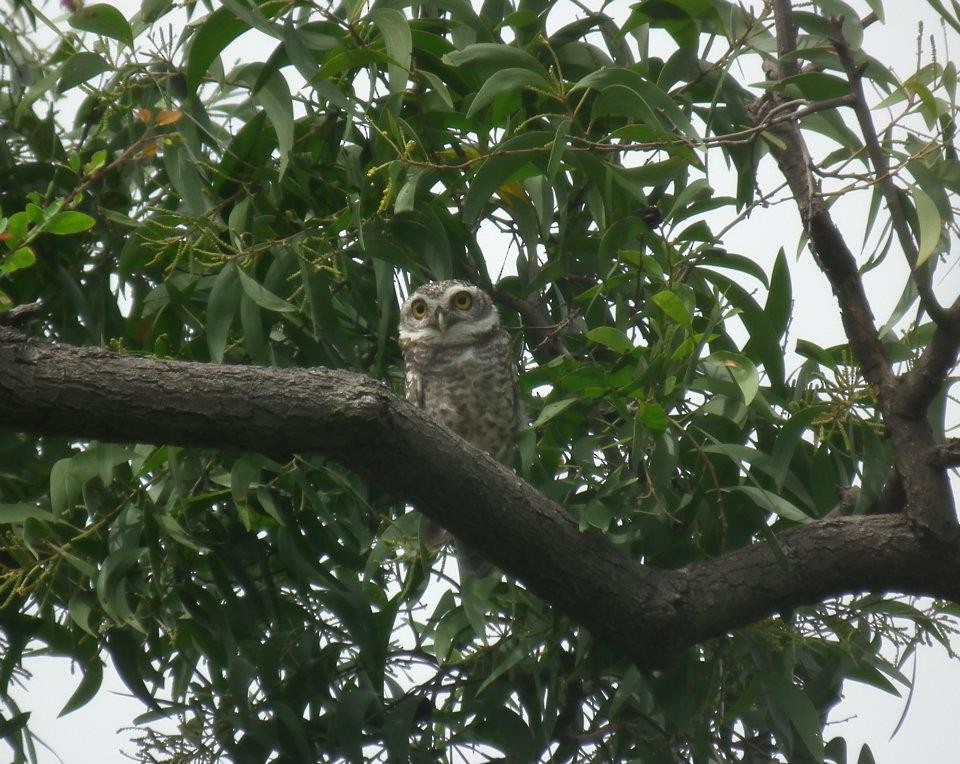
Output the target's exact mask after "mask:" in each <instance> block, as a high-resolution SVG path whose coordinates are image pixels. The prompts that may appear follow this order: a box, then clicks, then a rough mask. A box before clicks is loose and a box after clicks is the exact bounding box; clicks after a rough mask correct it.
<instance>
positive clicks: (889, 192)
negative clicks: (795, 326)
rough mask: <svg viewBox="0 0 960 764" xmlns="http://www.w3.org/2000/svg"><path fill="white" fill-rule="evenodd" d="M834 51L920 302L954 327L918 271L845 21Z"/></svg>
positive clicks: (834, 23) (836, 31)
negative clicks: (848, 40) (844, 27)
mask: <svg viewBox="0 0 960 764" xmlns="http://www.w3.org/2000/svg"><path fill="white" fill-rule="evenodd" d="M831 29H832V39H831V42H832V43H833V48H834V50H835V51H836V52H837V56H838V58H839V59H840V63H841V64H842V65H843V70H844V71H845V72H846V74H847V80H848V82H849V83H850V90H851V92H852V93H853V97H854V99H853V112H854V114H856V116H857V122H858V123H859V124H860V132H861V133H862V134H863V141H864V144H865V145H866V147H867V154H868V156H869V157H870V162H871V163H872V164H873V168H874V171H875V174H876V178H877V184H878V185H879V186H880V191H881V192H882V193H883V199H884V201H885V202H886V203H887V212H889V213H890V223H891V224H892V225H893V230H894V231H896V234H897V239H898V240H899V241H900V248H901V249H902V250H903V254H904V256H905V257H906V259H907V263H908V264H909V266H910V274H911V278H913V280H914V284H915V285H916V287H917V293H918V294H919V295H920V302H921V304H922V305H923V308H924V310H926V311H927V313H928V314H929V315H930V317H931V318H932V319H933V320H934V322H935V323H936V324H937V325H938V326H940V325H948V324H949V323H951V321H950V314H949V313H948V312H947V311H945V310H944V308H943V306H941V305H940V303H939V302H938V301H937V298H936V295H934V293H933V290H932V289H931V287H930V278H929V274H927V275H926V276H925V275H924V274H921V273H919V272H918V270H917V257H918V254H919V253H918V251H917V246H916V244H915V243H914V240H913V235H912V234H911V233H910V227H909V225H907V215H906V212H905V211H904V209H903V203H902V201H901V199H900V193H899V192H898V191H897V187H896V186H895V185H894V182H893V175H892V173H891V172H890V162H889V160H888V159H887V155H886V154H885V153H884V151H883V148H882V147H881V146H880V139H879V138H878V137H877V131H876V128H875V127H874V126H873V117H871V116H870V106H869V105H868V104H867V97H866V95H865V94H864V92H863V71H864V70H863V67H861V66H858V65H857V63H856V62H855V61H854V60H853V53H852V52H851V51H850V46H849V45H847V43H846V40H844V39H843V19H842V18H833V19H831Z"/></svg>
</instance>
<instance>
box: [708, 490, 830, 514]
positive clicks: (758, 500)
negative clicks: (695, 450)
mask: <svg viewBox="0 0 960 764" xmlns="http://www.w3.org/2000/svg"><path fill="white" fill-rule="evenodd" d="M720 490H721V491H724V492H725V493H742V494H744V495H746V496H749V497H750V499H751V500H752V501H753V502H754V504H756V505H757V506H758V507H760V509H762V510H763V511H764V512H770V513H771V514H774V515H778V516H780V517H782V518H783V519H784V520H791V521H793V522H795V523H809V522H810V521H811V519H812V518H811V517H810V516H809V515H808V514H806V513H805V512H804V511H803V510H801V509H800V508H799V507H797V506H796V505H795V504H793V503H791V502H789V501H787V500H786V499H784V498H783V497H782V496H780V495H779V494H776V493H773V492H772V491H768V490H766V489H765V488H758V487H757V486H752V485H736V486H732V487H730V488H721V489H720Z"/></svg>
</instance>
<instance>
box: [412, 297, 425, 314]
mask: <svg viewBox="0 0 960 764" xmlns="http://www.w3.org/2000/svg"><path fill="white" fill-rule="evenodd" d="M410 312H411V313H413V317H414V318H423V317H424V316H425V315H427V304H426V303H425V302H424V301H423V300H414V301H413V304H412V305H411V306H410Z"/></svg>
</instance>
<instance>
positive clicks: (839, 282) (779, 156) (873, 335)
mask: <svg viewBox="0 0 960 764" xmlns="http://www.w3.org/2000/svg"><path fill="white" fill-rule="evenodd" d="M774 13H775V14H777V16H778V22H777V23H778V29H779V28H780V25H781V24H782V25H783V26H784V27H786V28H789V27H791V26H792V25H793V21H792V17H791V18H790V19H785V20H783V21H781V20H780V19H779V16H780V15H781V14H787V15H791V16H792V9H791V7H790V3H789V2H778V3H777V4H776V6H775V8H774ZM778 46H779V53H780V55H781V57H783V56H784V55H786V54H787V53H789V51H788V50H786V49H785V48H784V47H783V41H778ZM768 74H770V75H772V76H776V75H777V74H778V72H775V71H771V72H768ZM779 74H781V75H782V72H779ZM768 108H769V99H768V98H765V99H761V100H760V101H759V102H758V104H757V105H756V106H755V109H754V112H755V119H761V118H762V114H763V113H764V111H765V110H766V109H768ZM775 133H776V136H777V138H778V139H780V141H782V143H777V142H773V141H771V152H772V153H773V155H774V158H775V159H776V161H777V164H778V165H779V167H780V171H781V172H782V173H783V175H784V177H785V178H786V180H787V183H788V185H789V186H790V189H791V191H792V192H793V195H794V198H795V199H796V203H797V207H798V209H799V212H800V217H801V219H802V221H803V224H804V228H805V230H806V231H807V233H808V234H809V236H810V246H811V249H812V250H813V253H814V257H815V258H816V260H817V264H818V265H819V266H820V268H821V270H823V272H824V273H825V274H826V276H827V279H828V280H829V281H830V286H831V287H832V288H833V293H834V295H836V298H837V302H838V303H839V306H840V315H841V320H842V322H843V328H844V331H845V333H846V336H847V339H848V340H849V341H850V347H851V348H852V350H853V353H854V355H855V356H856V358H857V361H858V363H859V365H860V369H861V371H862V373H863V376H864V378H865V379H866V380H867V382H868V383H869V384H870V385H871V386H872V387H873V388H874V390H875V391H876V394H877V400H878V402H879V406H880V411H881V413H882V414H883V418H884V422H885V424H886V426H887V431H888V433H889V436H890V440H891V442H892V444H893V460H894V465H895V466H896V469H897V473H898V475H899V477H900V480H901V482H902V484H903V489H904V494H905V496H906V501H907V511H908V513H909V514H910V516H911V517H912V519H913V520H914V521H915V522H916V523H918V524H919V525H920V526H921V527H922V528H925V529H926V530H927V531H929V532H930V533H932V534H934V535H937V536H941V537H946V536H949V535H952V534H953V533H955V531H956V524H957V518H956V512H955V509H954V504H953V494H952V491H951V489H950V483H949V481H948V479H947V475H946V472H945V471H944V470H943V468H942V467H939V466H937V465H936V464H934V463H933V462H932V461H931V459H930V458H929V455H930V454H931V453H932V452H933V450H934V449H935V448H936V446H937V443H936V442H935V440H934V437H933V433H932V431H931V430H930V427H929V426H928V425H927V423H926V421H925V418H924V417H925V413H926V405H923V406H922V411H920V410H918V406H919V404H920V403H921V402H925V403H927V404H928V403H929V401H930V400H932V397H933V395H935V388H936V387H937V379H938V378H939V381H940V383H941V384H942V383H943V380H944V378H945V377H946V374H947V373H948V371H949V368H948V364H949V363H950V359H951V358H954V359H955V357H956V346H955V344H954V343H953V340H954V335H955V333H956V331H955V328H954V327H953V325H952V323H948V324H943V325H940V326H939V327H938V332H937V334H936V342H931V344H930V345H929V346H928V347H927V349H926V351H925V352H924V355H923V356H922V357H921V360H920V363H918V365H917V366H918V368H921V371H919V372H917V373H916V374H914V375H913V376H912V377H906V378H898V377H897V376H896V375H895V374H894V371H893V366H892V364H891V363H890V359H889V358H888V356H887V353H886V351H885V349H884V347H883V344H882V343H881V342H880V337H879V334H878V332H877V328H876V324H875V322H874V318H873V313H872V311H871V310H870V304H869V302H868V300H867V296H866V292H865V291H864V288H863V279H862V278H861V277H860V272H859V269H858V267H857V261H856V258H855V257H854V256H853V253H852V252H851V251H850V249H849V247H847V244H846V242H845V241H844V239H843V237H842V236H841V234H840V231H839V230H838V229H837V227H836V225H835V223H834V222H833V219H832V218H831V216H830V211H829V208H828V207H827V204H826V202H825V201H824V199H823V195H822V194H821V193H820V188H819V185H818V184H817V181H816V179H815V178H814V176H813V171H812V164H813V163H812V161H811V159H810V153H809V151H808V149H807V145H806V142H805V140H804V138H803V136H802V134H801V133H800V128H799V126H798V124H797V123H796V122H789V123H784V124H782V125H780V126H778V127H777V128H775ZM951 348H952V350H953V353H952V355H951V353H950V350H951ZM915 371H916V369H915ZM904 382H907V385H906V386H904ZM903 389H907V390H916V391H917V392H916V393H915V394H914V395H913V396H912V399H913V400H915V401H917V405H915V406H914V407H912V408H911V407H909V406H907V405H905V401H904V396H905V394H904V393H903V392H901V391H902V390H903ZM921 391H922V392H921Z"/></svg>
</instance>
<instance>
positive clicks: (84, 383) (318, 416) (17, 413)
mask: <svg viewBox="0 0 960 764" xmlns="http://www.w3.org/2000/svg"><path fill="white" fill-rule="evenodd" d="M0 423H2V424H0V426H2V427H3V428H4V429H7V430H19V431H26V432H31V433H35V434H47V435H62V436H68V437H71V438H77V439H92V438H97V439H101V440H107V441H121V442H145V443H167V444H171V445H184V446H209V447H223V448H232V449H243V450H251V451H258V452H261V453H267V454H271V455H275V456H282V455H287V454H292V453H319V454H323V455H325V456H327V457H329V458H330V459H332V460H335V461H337V462H339V463H341V464H343V465H344V466H345V467H347V468H349V469H351V470H354V471H356V472H357V473H359V474H361V475H363V476H364V477H366V478H367V479H369V480H371V481H375V482H377V483H378V484H379V485H381V486H382V487H383V488H385V489H387V490H388V491H390V492H391V493H393V494H394V495H395V496H397V497H398V498H400V499H404V500H406V501H409V502H412V503H414V504H415V505H416V506H417V507H418V509H420V510H421V511H422V512H424V513H425V514H427V515H429V516H430V517H432V518H433V519H435V520H437V521H438V522H440V523H442V524H444V525H446V526H447V527H448V528H449V529H450V530H451V531H453V533H455V534H456V535H458V536H461V537H464V538H468V539H469V540H470V543H471V544H472V545H473V546H475V547H476V548H477V549H479V550H481V551H482V552H483V553H484V554H486V555H487V556H488V557H489V558H490V559H491V560H492V561H494V562H495V563H496V564H497V565H499V566H500V567H501V568H502V569H503V570H505V571H506V572H507V573H509V574H511V575H513V576H516V577H517V578H518V579H519V580H520V581H521V582H523V583H524V584H525V585H527V586H528V587H529V588H530V589H531V590H532V591H533V592H534V593H536V594H537V595H539V596H540V597H542V598H543V599H544V600H546V601H548V602H550V603H551V604H553V605H554V606H555V607H557V608H558V609H559V610H561V611H563V612H565V613H566V614H568V615H569V616H570V617H572V618H574V619H575V620H576V621H578V622H579V623H581V624H583V625H584V626H586V627H587V628H588V629H590V630H591V631H592V632H593V633H594V634H596V635H597V636H599V637H601V638H604V639H606V640H608V641H610V642H611V643H613V644H614V645H616V646H617V647H619V648H620V649H621V650H623V651H624V652H625V654H627V655H629V656H630V657H632V658H633V659H634V660H636V661H637V662H638V663H641V664H642V665H647V666H650V665H658V664H661V663H663V662H664V661H665V660H667V659H669V657H670V656H671V655H672V654H674V653H675V652H676V651H678V650H681V649H683V648H684V647H687V646H689V645H691V644H693V643H695V642H697V641H700V640H704V639H708V638H710V637H717V636H721V635H723V634H725V633H727V632H728V631H730V630H732V629H735V628H738V627H740V626H743V625H745V624H748V623H750V622H751V621H754V620H757V619H759V618H762V617H765V616H767V615H769V614H771V613H775V612H777V611H779V610H783V609H787V608H793V607H796V606H799V605H803V604H811V603H815V602H818V601H820V600H822V599H823V598H826V597H831V596H837V595H841V594H846V593H851V592H860V591H897V592H907V593H914V594H927V595H931V596H938V597H946V598H950V599H954V600H956V601H960V541H958V539H957V537H956V534H949V535H944V536H936V535H933V534H926V533H921V532H919V531H918V530H917V528H916V527H915V526H914V524H913V523H911V522H910V521H909V519H908V518H907V517H906V516H904V515H881V516H876V517H841V518H836V519H831V520H824V521H820V522H817V523H811V524H810V525H807V526H803V527H799V528H796V529H793V530H791V531H788V532H786V533H783V534H781V535H780V536H778V539H777V542H778V545H779V548H780V551H779V552H778V553H775V551H774V549H773V548H771V546H770V545H769V544H767V543H757V544H754V545H752V546H748V547H746V548H743V549H740V550H738V551H735V552H732V553H730V554H728V555H725V556H724V557H721V558H718V559H715V560H711V561H708V562H704V563H701V564H699V565H696V566H692V567H688V568H683V569H680V570H673V571H670V570H657V569H652V568H648V567H645V566H643V565H641V564H640V563H639V562H637V561H635V560H631V559H628V558H627V557H625V556H624V555H623V554H621V553H620V552H619V551H618V550H616V549H615V548H614V547H613V546H611V545H610V544H609V543H608V542H607V541H606V539H605V538H603V537H602V536H601V535H599V534H592V533H586V534H585V533H581V532H580V531H579V530H578V528H577V524H576V523H575V522H574V521H573V520H572V519H571V518H570V517H569V516H568V515H567V514H566V513H565V512H564V511H563V509H562V508H561V507H559V506H558V505H557V504H555V503H554V502H552V501H550V500H549V499H547V498H546V497H545V496H543V495H542V494H540V493H539V492H537V491H536V490H535V489H533V488H532V487H531V486H529V485H528V484H526V483H524V482H523V481H522V480H520V479H519V478H517V477H516V475H514V474H513V473H512V472H510V471H509V470H508V469H506V468H504V467H503V466H501V465H499V464H497V463H496V462H495V461H493V460H492V459H490V458H489V457H487V456H486V455H485V454H483V453H481V452H480V451H478V450H477V449H475V448H473V447H471V446H470V445H468V444H467V443H465V442H463V441H462V440H460V439H458V438H457V437H456V436H454V435H453V434H452V433H450V432H449V431H447V430H446V429H444V428H442V427H440V426H438V425H436V424H434V423H433V422H431V421H429V420H427V419H426V418H424V416H423V415H422V413H421V412H420V411H418V410H417V409H415V408H413V407H412V406H410V405H409V404H407V403H406V402H405V401H402V400H401V399H399V398H398V397H397V396H395V395H393V394H392V393H391V392H390V391H389V390H387V389H386V387H384V386H383V385H382V384H380V383H379V382H376V381H374V380H371V379H369V378H366V377H363V376H360V375H357V374H352V373H348V372H343V371H330V370H325V369H312V370H294V369H267V368H254V367H243V366H220V365H214V364H197V363H185V362H175V361H158V360H151V359H146V358H137V357H131V356H121V355H118V354H114V353H109V352H106V351H103V350H98V349H91V348H75V347H70V346H63V345H50V344H46V343H43V342H40V341H38V340H33V339H29V338H27V337H25V336H24V335H22V334H20V333H18V332H16V331H14V330H12V329H7V328H3V327H0Z"/></svg>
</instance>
